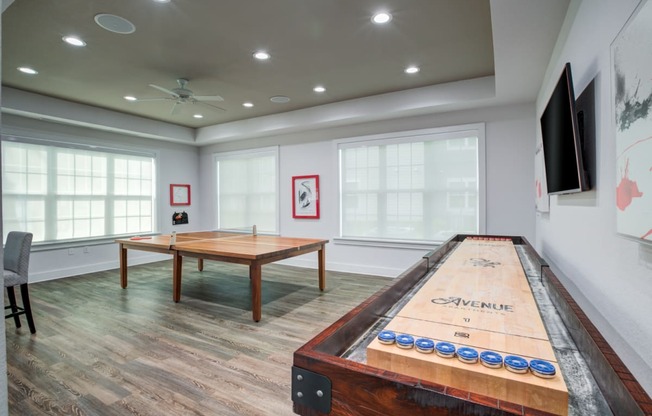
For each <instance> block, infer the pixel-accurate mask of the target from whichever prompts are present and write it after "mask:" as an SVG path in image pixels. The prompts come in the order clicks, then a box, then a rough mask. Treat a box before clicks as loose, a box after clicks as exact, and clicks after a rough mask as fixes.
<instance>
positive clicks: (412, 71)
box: [405, 65, 420, 74]
mask: <svg viewBox="0 0 652 416" xmlns="http://www.w3.org/2000/svg"><path fill="white" fill-rule="evenodd" d="M419 71H420V69H419V67H418V66H414V65H413V66H408V67H407V68H405V73H406V74H416V73H417V72H419Z"/></svg>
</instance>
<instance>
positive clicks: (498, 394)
mask: <svg viewBox="0 0 652 416" xmlns="http://www.w3.org/2000/svg"><path fill="white" fill-rule="evenodd" d="M385 329H386V330H391V331H394V332H396V333H397V334H409V335H412V336H413V337H414V338H415V339H416V338H429V339H432V340H433V341H435V343H436V342H439V341H445V342H450V343H452V344H454V345H455V346H456V347H457V348H459V347H461V346H468V347H472V348H474V349H476V350H477V351H478V352H482V351H494V352H497V353H499V354H501V355H502V356H503V357H505V356H506V355H516V356H520V357H523V358H525V359H527V360H528V361H529V360H531V359H542V360H545V361H548V362H550V363H551V364H553V365H554V366H555V368H556V375H555V376H554V377H553V378H550V379H543V378H540V377H537V376H535V375H534V374H532V373H531V372H529V371H528V372H527V373H525V374H515V373H512V372H510V371H508V370H507V369H506V368H504V367H502V368H498V369H491V368H487V367H485V366H483V365H482V364H480V363H479V362H478V363H476V364H467V363H462V362H461V361H459V360H458V359H457V358H442V357H440V356H438V355H436V354H435V353H431V354H424V353H421V352H417V351H416V349H414V348H412V349H402V348H399V347H397V346H396V345H395V344H393V345H385V344H381V343H380V342H379V341H378V340H377V339H375V340H373V341H372V342H371V344H370V345H369V346H368V348H367V363H368V364H369V365H372V366H375V367H379V368H383V369H386V370H390V371H393V372H397V373H401V374H406V375H410V376H413V377H417V378H420V379H424V380H428V381H432V382H436V383H439V384H443V385H447V386H451V387H454V388H459V389H461V390H465V391H470V392H473V393H476V394H481V395H485V396H488V397H492V398H496V399H498V400H504V401H508V402H511V403H516V404H521V405H524V406H527V407H530V408H533V409H538V410H542V411H545V412H549V413H553V414H562V415H565V414H567V413H568V391H567V388H566V384H565V382H564V379H563V376H562V374H561V370H560V367H559V365H558V363H557V359H556V357H555V354H554V351H553V349H552V346H551V344H550V341H549V339H548V335H547V332H546V329H545V327H544V325H543V321H542V319H541V316H540V314H539V310H538V308H537V305H536V302H535V300H534V296H533V295H532V292H531V290H530V286H529V284H528V281H527V278H526V276H525V273H524V271H523V267H522V265H521V263H520V260H519V258H518V254H517V253H516V250H515V248H514V245H513V244H512V242H511V240H509V239H505V240H499V239H493V240H486V239H479V238H475V239H471V238H467V239H466V240H465V241H463V242H462V243H461V244H460V245H459V246H458V247H457V249H456V250H455V251H454V252H453V253H452V254H451V255H450V257H449V258H448V259H447V260H446V261H445V262H444V263H443V264H442V265H441V267H440V268H439V269H438V270H437V271H436V272H435V273H434V274H433V275H432V276H431V277H430V279H429V280H428V281H427V282H426V283H425V284H424V285H423V287H422V288H421V289H419V290H418V292H416V293H415V294H414V296H413V297H412V299H410V300H409V301H408V303H407V304H406V305H405V306H404V307H403V308H402V309H401V310H400V311H399V312H398V313H397V315H396V316H395V317H394V318H393V319H392V320H391V321H390V322H389V323H388V324H387V326H386V327H385Z"/></svg>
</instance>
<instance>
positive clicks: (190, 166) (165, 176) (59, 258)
mask: <svg viewBox="0 0 652 416" xmlns="http://www.w3.org/2000/svg"><path fill="white" fill-rule="evenodd" d="M2 123H3V124H2V133H3V135H7V134H16V135H21V136H26V137H37V138H50V139H52V138H56V139H58V140H61V141H65V142H70V143H85V144H94V145H102V146H107V147H121V148H122V147H124V148H130V149H139V150H145V151H149V152H152V151H153V152H156V154H157V160H158V166H157V175H158V187H157V189H156V193H157V204H156V206H157V209H156V215H157V217H158V218H157V223H158V225H159V228H158V230H159V231H160V232H162V233H169V232H171V231H172V230H175V231H177V232H181V231H195V230H200V229H201V225H200V221H199V218H198V217H199V209H198V207H199V204H200V201H201V193H198V192H197V190H198V189H199V170H198V163H197V158H198V149H197V148H196V147H194V146H188V145H183V144H175V143H169V142H164V141H159V140H151V139H144V138H137V137H128V136H123V135H120V134H116V133H110V132H104V131H98V130H91V129H87V128H82V127H74V126H67V125H62V124H56V123H51V122H47V121H40V120H35V119H30V118H24V117H20V116H13V115H3V119H2ZM171 183H181V184H190V185H191V196H192V201H191V202H192V205H190V206H188V207H185V206H184V207H172V206H170V196H169V185H170V184H171ZM175 208H176V209H175ZM178 210H185V211H186V212H187V213H188V216H189V224H187V225H186V224H184V225H176V226H173V225H172V214H173V213H174V212H175V211H178ZM71 253H72V254H71ZM128 255H129V259H128V262H129V264H139V263H143V262H148V261H154V260H159V259H165V258H169V256H164V255H160V254H155V253H147V252H141V251H134V250H130V251H129V252H128ZM117 267H119V261H118V245H117V244H115V243H113V242H111V241H104V242H101V243H99V244H89V245H78V246H76V247H65V248H59V249H47V250H44V249H43V248H39V247H38V245H35V246H34V247H33V251H32V255H31V258H30V269H29V271H30V282H39V281H44V280H49V279H55V278H60V277H66V276H74V275H78V274H83V273H90V272H94V271H100V270H109V269H115V268H117ZM116 284H117V282H116Z"/></svg>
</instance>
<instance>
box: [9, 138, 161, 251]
mask: <svg viewBox="0 0 652 416" xmlns="http://www.w3.org/2000/svg"><path fill="white" fill-rule="evenodd" d="M6 130H7V132H6V133H3V134H2V135H1V136H0V141H1V142H15V143H24V144H32V145H39V146H45V147H48V148H58V149H72V150H81V151H90V152H101V153H111V154H115V155H119V156H137V157H146V158H151V159H152V163H153V169H152V178H151V182H152V195H151V207H152V208H151V209H152V211H151V213H152V215H151V224H152V227H151V228H152V230H151V232H147V233H143V232H132V233H121V234H111V235H107V234H105V235H100V236H89V237H77V238H65V239H58V240H46V241H35V242H34V243H33V244H32V250H33V251H43V250H52V249H59V248H72V247H81V246H91V245H102V244H106V243H112V242H114V241H115V239H116V238H121V237H129V236H133V235H154V234H158V233H159V232H160V223H159V213H158V208H157V206H158V185H159V183H158V182H159V160H160V155H159V152H157V151H153V150H150V149H141V148H136V147H112V146H107V145H105V144H103V143H98V144H92V143H91V142H92V141H93V140H92V139H90V140H89V139H85V138H82V137H72V136H67V135H60V134H56V133H52V134H50V133H43V132H36V131H32V130H28V129H25V131H22V130H23V129H12V128H8V129H6ZM13 130H16V132H14V131H13ZM3 170H4V167H3V168H2V169H0V173H2V171H3ZM110 170H111V169H109V171H110ZM48 180H53V179H52V178H50V179H48ZM4 193H5V190H4V189H3V194H4ZM107 193H108V192H107ZM107 196H108V195H107ZM89 197H91V198H96V197H94V196H89ZM52 198H55V199H56V195H46V196H45V199H52ZM3 199H4V198H3ZM102 199H103V200H104V201H105V202H106V200H107V199H106V197H105V196H102ZM111 212H112V208H111V209H109V210H108V211H105V214H104V218H110V213H111ZM46 218H47V215H46ZM46 227H48V225H47V224H46ZM106 227H107V226H106V225H105V230H106ZM3 228H4V216H3ZM110 228H113V226H111V227H110Z"/></svg>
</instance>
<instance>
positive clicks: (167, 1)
mask: <svg viewBox="0 0 652 416" xmlns="http://www.w3.org/2000/svg"><path fill="white" fill-rule="evenodd" d="M154 2H156V3H169V2H170V0H154Z"/></svg>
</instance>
